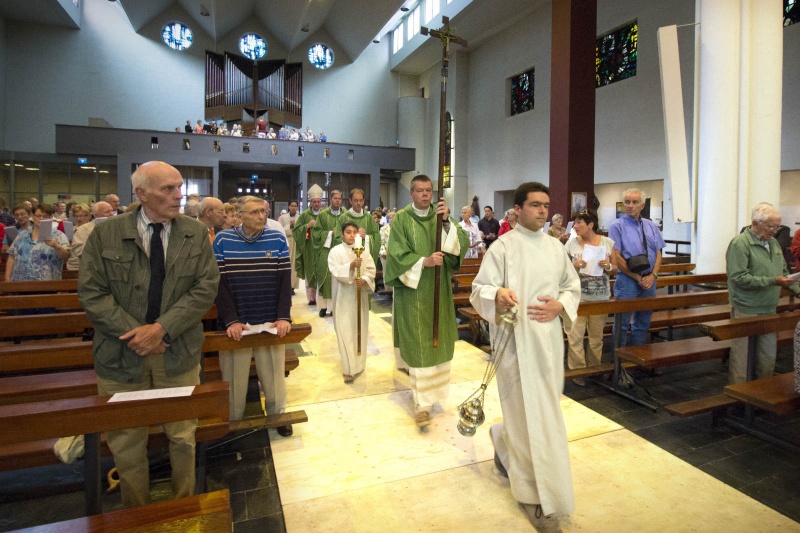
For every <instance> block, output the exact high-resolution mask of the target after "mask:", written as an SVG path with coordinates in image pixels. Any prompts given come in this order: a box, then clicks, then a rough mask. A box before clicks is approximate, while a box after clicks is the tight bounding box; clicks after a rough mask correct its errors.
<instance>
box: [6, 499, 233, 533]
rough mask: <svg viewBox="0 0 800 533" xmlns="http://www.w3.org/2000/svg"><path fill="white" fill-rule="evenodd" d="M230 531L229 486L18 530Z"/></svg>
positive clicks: (57, 532) (109, 532)
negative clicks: (185, 496) (184, 496)
mask: <svg viewBox="0 0 800 533" xmlns="http://www.w3.org/2000/svg"><path fill="white" fill-rule="evenodd" d="M142 530H147V531H214V532H222V531H228V532H230V531H231V507H230V494H229V492H228V490H227V489H224V490H218V491H214V492H207V493H205V494H197V495H196V496H189V497H188V498H176V499H174V500H168V501H165V502H158V503H152V504H150V505H147V506H146V507H132V508H130V509H122V510H120V511H112V512H110V513H104V514H101V515H94V516H86V517H83V518H76V519H74V520H66V521H64V522H56V523H54V524H47V525H43V526H36V527H31V528H27V529H21V530H18V533H51V532H52V533H115V532H118V531H142Z"/></svg>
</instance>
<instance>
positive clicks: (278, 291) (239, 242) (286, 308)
mask: <svg viewBox="0 0 800 533" xmlns="http://www.w3.org/2000/svg"><path fill="white" fill-rule="evenodd" d="M236 207H237V210H238V211H239V216H240V217H241V219H242V225H241V226H239V227H236V228H234V229H229V230H225V231H222V232H220V233H219V235H217V236H216V238H215V239H214V255H215V256H216V260H217V265H218V266H219V271H220V283H219V294H218V295H217V310H218V312H219V316H220V320H221V321H222V324H223V325H224V327H225V328H226V331H227V335H228V337H230V338H232V339H234V340H236V341H240V340H241V339H242V335H243V334H244V332H246V331H248V330H250V328H251V327H253V326H261V325H264V324H269V325H270V326H271V327H274V328H275V329H276V334H277V335H278V336H279V337H281V338H282V337H285V336H286V334H287V333H289V331H291V328H292V324H291V316H290V312H291V307H292V293H291V291H292V287H291V266H290V264H289V248H288V247H287V246H286V238H285V237H284V236H283V231H280V230H274V229H272V228H269V227H265V224H266V221H267V209H266V207H265V206H264V201H263V200H262V199H261V198H257V197H255V196H245V197H243V198H240V199H239V201H238V203H237V206H236ZM254 294H257V295H258V297H257V298H254V297H253V295H254ZM252 359H255V362H256V372H257V373H258V379H259V381H260V382H261V388H262V390H263V391H264V396H265V406H266V412H267V414H270V415H271V414H279V413H283V412H284V411H286V378H285V367H286V346H285V345H284V344H280V345H274V346H258V347H255V348H242V349H238V350H222V351H220V353H219V365H220V370H221V372H222V379H223V381H227V382H228V383H230V418H231V420H241V419H242V417H243V416H244V409H245V403H246V400H247V386H248V381H249V378H250V361H251V360H252ZM277 430H278V433H279V434H280V435H281V436H283V437H288V436H290V435H291V434H292V432H293V430H292V426H291V425H287V426H281V427H279V428H277Z"/></svg>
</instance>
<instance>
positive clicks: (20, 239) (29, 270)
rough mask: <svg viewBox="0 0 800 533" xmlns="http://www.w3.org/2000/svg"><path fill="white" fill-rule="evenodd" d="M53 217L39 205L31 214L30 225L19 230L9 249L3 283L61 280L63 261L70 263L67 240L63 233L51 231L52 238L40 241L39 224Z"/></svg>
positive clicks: (48, 208)
mask: <svg viewBox="0 0 800 533" xmlns="http://www.w3.org/2000/svg"><path fill="white" fill-rule="evenodd" d="M52 216H53V208H52V207H51V206H50V205H48V204H39V205H38V206H36V209H34V211H33V225H32V226H31V227H30V228H29V229H24V230H21V231H20V232H19V233H18V234H17V238H16V239H14V242H13V243H12V244H11V246H10V247H9V248H8V259H7V260H6V274H5V280H6V281H47V280H54V279H61V272H62V271H63V270H64V261H66V260H67V259H69V256H70V252H69V240H67V236H66V235H64V233H62V232H60V231H58V230H57V229H56V228H55V224H53V226H52V227H51V229H50V231H51V236H50V238H48V239H44V240H41V241H40V240H39V229H40V226H41V223H42V220H44V219H49V218H51V217H52Z"/></svg>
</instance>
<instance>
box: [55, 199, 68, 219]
mask: <svg viewBox="0 0 800 533" xmlns="http://www.w3.org/2000/svg"><path fill="white" fill-rule="evenodd" d="M68 218H69V215H68V214H67V204H66V203H65V202H63V201H61V200H59V201H57V202H56V203H55V204H53V220H57V221H58V222H61V221H64V220H67V219H68Z"/></svg>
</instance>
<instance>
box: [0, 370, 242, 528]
mask: <svg viewBox="0 0 800 533" xmlns="http://www.w3.org/2000/svg"><path fill="white" fill-rule="evenodd" d="M110 398H111V397H110V396H89V397H85V398H72V399H67V400H57V401H47V402H34V403H25V404H18V405H4V406H0V427H2V428H3V431H1V432H0V446H3V447H8V446H12V447H13V446H16V445H21V444H27V443H31V442H37V441H42V440H46V439H55V438H60V437H69V436H72V435H84V436H85V447H86V452H85V454H84V463H85V471H86V474H85V478H86V513H87V514H88V515H92V514H98V513H99V512H101V511H102V509H101V506H102V501H101V480H100V474H101V470H100V433H104V432H107V431H113V430H118V429H126V428H132V427H140V426H152V425H156V424H163V423H165V422H175V421H179V420H189V419H193V418H198V419H205V420H213V421H216V422H217V423H218V424H217V425H219V426H220V427H221V429H223V430H225V431H226V432H227V425H228V409H229V407H228V384H227V383H225V382H215V383H206V384H203V385H198V386H196V387H195V388H194V391H193V392H192V394H191V395H190V396H181V397H172V398H155V399H148V400H139V401H132V402H109V399H110Z"/></svg>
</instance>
